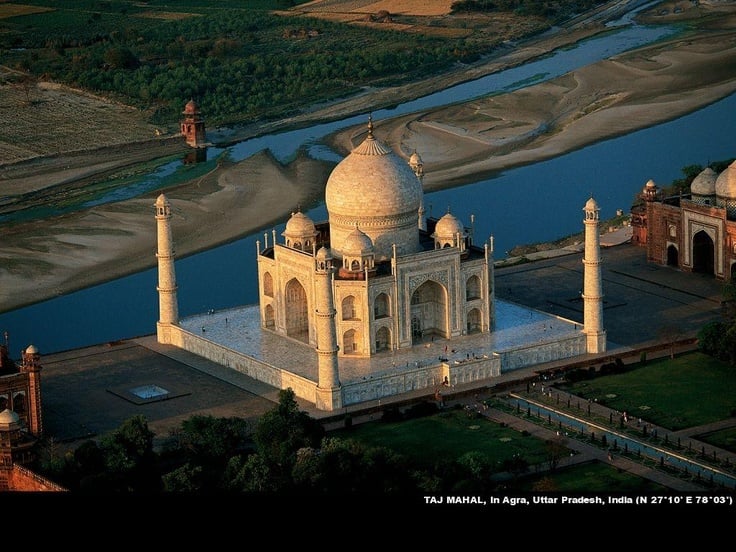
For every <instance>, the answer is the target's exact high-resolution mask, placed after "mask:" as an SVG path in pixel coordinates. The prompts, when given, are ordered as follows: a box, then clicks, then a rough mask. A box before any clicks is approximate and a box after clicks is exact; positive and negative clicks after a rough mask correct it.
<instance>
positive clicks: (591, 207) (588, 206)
mask: <svg viewBox="0 0 736 552" xmlns="http://www.w3.org/2000/svg"><path fill="white" fill-rule="evenodd" d="M649 182H652V181H651V180H650V181H649ZM649 182H647V186H649ZM652 184H653V182H652ZM585 210H586V211H597V210H598V203H596V201H595V199H593V198H592V197H591V198H590V199H589V200H588V201H586V202H585Z"/></svg>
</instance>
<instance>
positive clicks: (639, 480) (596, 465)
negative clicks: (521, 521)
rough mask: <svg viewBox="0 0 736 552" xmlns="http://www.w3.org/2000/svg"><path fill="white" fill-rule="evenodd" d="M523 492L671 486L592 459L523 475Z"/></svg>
mask: <svg viewBox="0 0 736 552" xmlns="http://www.w3.org/2000/svg"><path fill="white" fill-rule="evenodd" d="M514 490H516V491H521V492H552V493H557V492H565V493H585V494H588V493H590V494H612V491H615V494H616V495H627V494H632V495H633V494H645V493H652V492H656V493H660V494H661V493H663V492H667V491H668V489H667V488H666V487H663V486H662V485H659V484H658V483H654V482H653V481H650V480H648V479H644V478H643V477H639V476H637V475H632V474H630V473H628V472H625V471H621V470H619V469H617V468H614V467H613V466H609V465H608V464H602V463H600V462H590V463H586V464H579V465H576V466H571V467H569V468H562V469H558V470H556V471H554V472H550V473H547V474H545V475H544V476H542V477H534V478H523V479H520V480H519V481H518V483H517V484H516V485H515V486H514Z"/></svg>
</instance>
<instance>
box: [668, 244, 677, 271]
mask: <svg viewBox="0 0 736 552" xmlns="http://www.w3.org/2000/svg"><path fill="white" fill-rule="evenodd" d="M667 266H680V261H679V253H678V251H677V247H675V246H674V245H672V244H670V245H669V246H668V247H667Z"/></svg>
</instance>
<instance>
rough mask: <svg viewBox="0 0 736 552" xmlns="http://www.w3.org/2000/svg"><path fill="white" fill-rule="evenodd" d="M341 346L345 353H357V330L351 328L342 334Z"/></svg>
mask: <svg viewBox="0 0 736 552" xmlns="http://www.w3.org/2000/svg"><path fill="white" fill-rule="evenodd" d="M342 347H343V349H342V350H343V352H344V353H345V354H346V355H355V354H358V352H359V351H358V349H359V347H358V332H357V331H355V330H352V329H351V330H348V331H346V332H345V333H344V334H342Z"/></svg>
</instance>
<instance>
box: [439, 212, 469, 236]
mask: <svg viewBox="0 0 736 552" xmlns="http://www.w3.org/2000/svg"><path fill="white" fill-rule="evenodd" d="M457 234H461V235H463V236H464V235H465V228H464V227H463V225H462V223H461V222H460V221H459V220H458V219H457V217H456V216H455V215H453V214H452V213H449V212H448V213H446V214H444V215H443V216H442V218H441V219H440V220H438V221H437V224H436V225H435V227H434V235H435V236H436V237H438V238H454V237H455V236H456V235H457Z"/></svg>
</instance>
